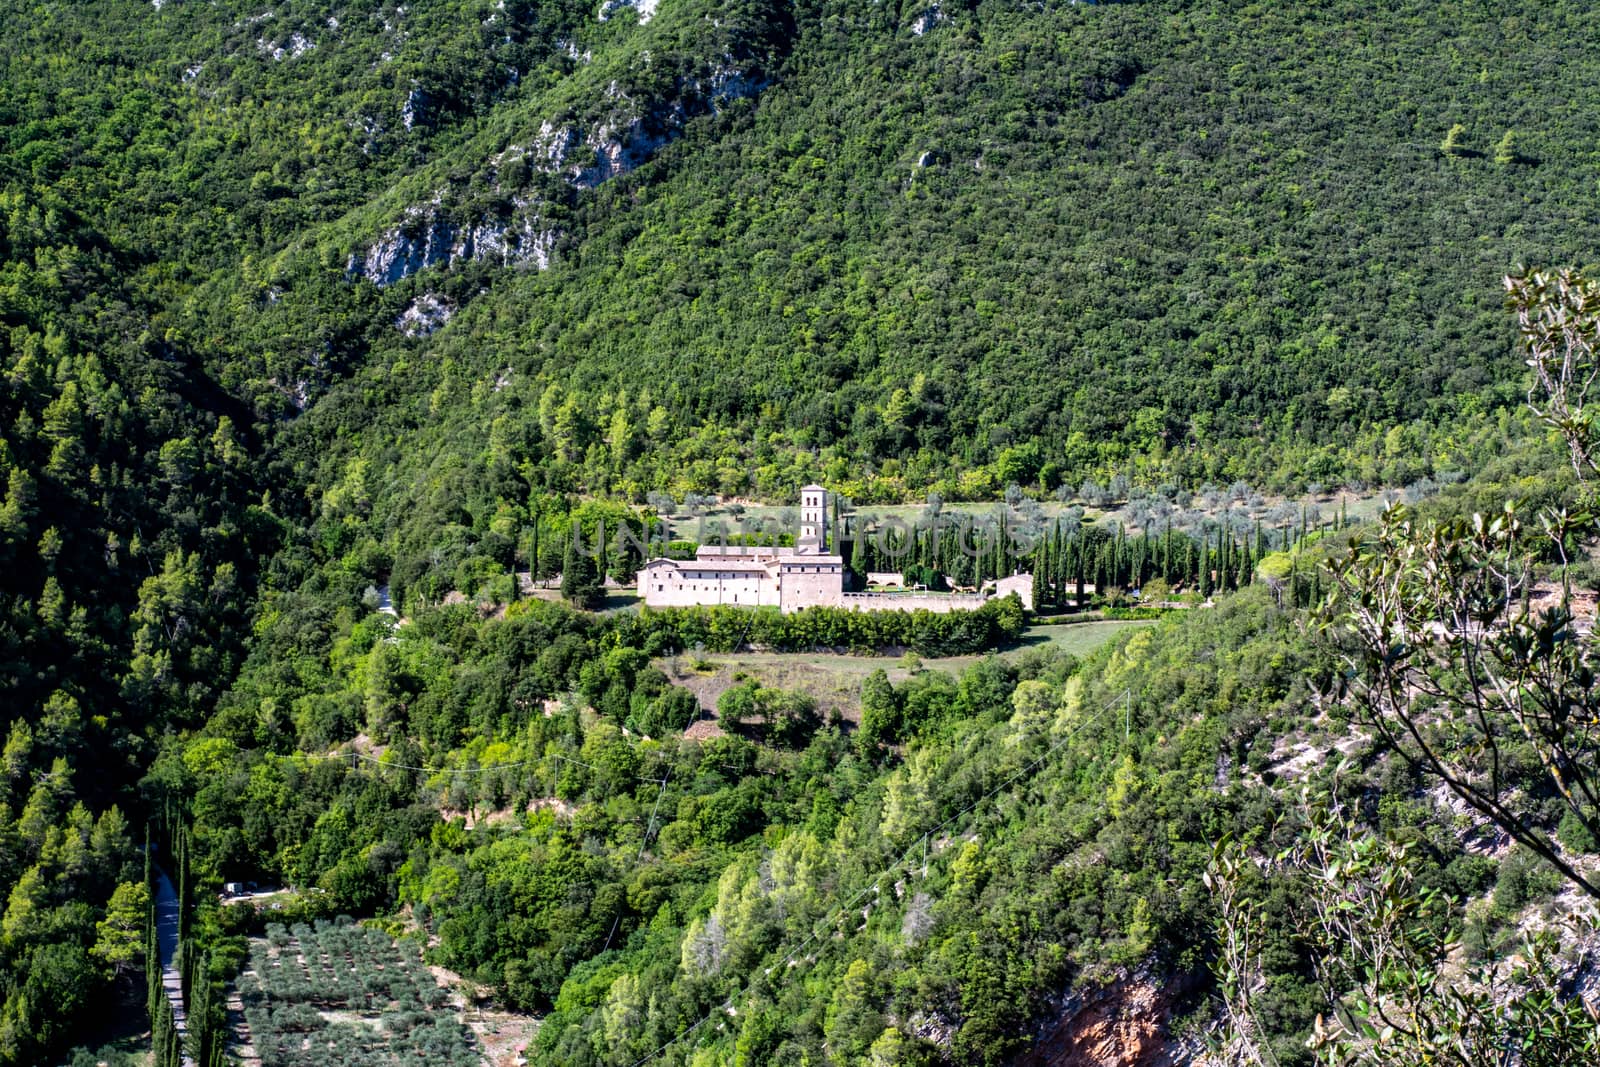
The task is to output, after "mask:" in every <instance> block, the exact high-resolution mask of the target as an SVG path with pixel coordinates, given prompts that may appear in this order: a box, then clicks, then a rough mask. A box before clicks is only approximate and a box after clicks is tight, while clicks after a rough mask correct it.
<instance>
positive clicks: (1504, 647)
mask: <svg viewBox="0 0 1600 1067" xmlns="http://www.w3.org/2000/svg"><path fill="white" fill-rule="evenodd" d="M1505 286H1506V290H1507V292H1508V293H1509V294H1510V303H1511V306H1512V308H1513V310H1514V311H1515V312H1516V315H1517V321H1518V325H1519V328H1520V331H1521V336H1522V343H1523V347H1524V349H1525V351H1526V353H1527V363H1528V365H1529V367H1531V368H1532V369H1533V376H1534V383H1533V385H1532V386H1531V387H1530V390H1529V394H1528V404H1529V407H1530V408H1531V409H1532V410H1533V412H1534V413H1535V414H1536V415H1537V416H1538V417H1539V418H1540V419H1541V420H1542V421H1543V422H1544V423H1545V424H1546V425H1548V426H1549V427H1550V428H1551V429H1553V430H1555V431H1556V432H1557V433H1558V434H1560V436H1561V438H1562V439H1563V441H1564V442H1565V443H1566V445H1567V450H1568V453H1569V456H1570V459H1571V463H1572V469H1573V472H1574V473H1575V474H1576V476H1577V479H1578V482H1579V485H1580V493H1581V495H1582V496H1583V497H1585V498H1587V497H1589V496H1591V495H1592V489H1591V487H1590V485H1589V478H1590V477H1591V476H1592V475H1593V474H1595V473H1596V472H1597V471H1600V466H1597V465H1596V453H1595V431H1594V425H1593V422H1594V419H1593V414H1592V412H1591V411H1590V409H1589V406H1588V395H1589V390H1590V388H1591V387H1592V386H1593V384H1594V381H1595V377H1596V373H1597V365H1596V361H1595V349H1596V345H1597V341H1600V284H1597V283H1596V282H1595V281H1594V280H1592V279H1589V278H1587V277H1585V276H1584V275H1582V274H1580V273H1578V272H1576V271H1571V270H1563V271H1557V272H1552V273H1543V272H1534V273H1530V274H1527V275H1523V276H1517V277H1508V278H1507V279H1506V280H1505ZM1582 503H1583V504H1584V505H1592V501H1590V500H1585V501H1583V502H1582ZM1597 532H1600V526H1597V524H1596V520H1595V514H1594V509H1593V508H1592V506H1580V507H1577V508H1573V509H1569V508H1550V509H1546V510H1544V511H1543V512H1542V513H1541V514H1540V515H1539V523H1538V526H1537V527H1533V526H1531V525H1530V524H1528V523H1526V522H1524V521H1523V519H1522V517H1521V515H1520V514H1519V508H1518V506H1517V505H1516V504H1515V503H1510V502H1508V503H1507V504H1506V506H1505V508H1504V510H1503V511H1502V512H1501V514H1499V515H1496V516H1493V517H1485V516H1483V515H1473V516H1472V517H1471V518H1470V519H1455V520H1447V521H1424V520H1421V519H1418V518H1416V517H1414V516H1413V515H1411V514H1410V513H1409V512H1408V511H1406V510H1405V509H1403V508H1395V509H1392V510H1390V511H1389V512H1387V513H1386V514H1385V515H1384V516H1383V518H1382V520H1381V522H1380V523H1379V527H1378V530H1377V533H1376V534H1375V535H1374V536H1373V537H1372V538H1371V539H1369V540H1368V541H1366V542H1365V543H1358V544H1354V545H1352V546H1351V548H1350V551H1349V553H1348V554H1347V555H1346V556H1345V557H1344V558H1343V559H1342V560H1339V561H1337V562H1336V564H1335V566H1334V572H1335V578H1336V587H1335V589H1334V592H1333V594H1332V596H1331V597H1330V598H1329V600H1328V601H1327V603H1326V604H1325V605H1324V607H1323V610H1322V612H1321V614H1320V622H1321V625H1322V627H1323V629H1324V632H1326V633H1328V634H1329V635H1331V636H1332V638H1333V640H1334V642H1335V644H1336V646H1337V647H1338V649H1339V651H1340V653H1341V654H1342V655H1343V657H1344V660H1345V663H1346V665H1347V667H1348V670H1347V672H1346V674H1345V676H1344V677H1343V678H1342V679H1340V681H1339V683H1338V684H1337V687H1336V689H1335V690H1334V691H1333V692H1331V693H1329V694H1327V696H1328V698H1329V699H1330V700H1331V702H1333V703H1336V704H1338V705H1340V706H1342V707H1343V708H1344V709H1346V710H1347V711H1348V712H1349V713H1350V714H1351V716H1352V718H1353V719H1354V721H1355V722H1356V723H1357V724H1358V725H1361V726H1365V727H1367V728H1369V729H1371V730H1373V731H1374V732H1375V733H1376V735H1377V737H1378V738H1379V740H1380V741H1382V742H1383V743H1384V745H1385V746H1386V747H1387V748H1389V749H1390V750H1392V751H1393V752H1395V753H1396V754H1398V755H1399V756H1400V757H1401V758H1402V759H1404V760H1405V761H1406V762H1407V763H1409V764H1410V765H1411V766H1412V767H1414V768H1416V769H1418V770H1420V771H1422V772H1424V773H1426V774H1427V775H1430V776H1432V777H1434V778H1436V779H1437V780H1439V781H1441V782H1443V783H1444V785H1445V786H1447V787H1448V788H1449V789H1450V791H1451V792H1453V793H1455V794H1456V795H1457V796H1458V797H1460V798H1461V799H1462V800H1463V801H1465V802H1466V803H1467V804H1469V805H1470V806H1471V807H1472V808H1473V809H1474V810H1476V811H1477V812H1479V813H1480V814H1482V815H1483V816H1484V817H1485V818H1487V819H1489V820H1490V821H1491V822H1493V823H1494V824H1495V825H1496V826H1498V827H1500V829H1502V830H1504V831H1505V832H1506V833H1507V834H1509V835H1510V836H1511V837H1512V838H1513V839H1515V840H1516V841H1517V842H1519V843H1521V844H1522V845H1524V846H1525V847H1527V848H1528V849H1529V850H1531V851H1532V852H1534V853H1535V854H1536V855H1538V856H1539V857H1540V858H1542V859H1544V860H1545V861H1547V862H1548V863H1549V864H1550V865H1551V866H1552V867H1554V868H1555V869H1556V870H1557V871H1559V872H1560V873H1561V875H1562V876H1563V877H1564V878H1566V879H1567V880H1568V881H1569V882H1571V883H1572V884H1573V885H1575V886H1577V887H1578V888H1579V889H1581V890H1582V891H1583V892H1584V893H1586V894H1588V895H1589V896H1590V897H1592V898H1594V899H1597V900H1600V882H1597V880H1596V878H1595V876H1594V875H1593V874H1592V873H1589V872H1585V871H1582V870H1580V869H1579V867H1578V865H1577V864H1576V863H1575V862H1574V861H1572V860H1571V859H1570V858H1569V857H1567V856H1566V855H1565V854H1564V853H1563V852H1562V850H1561V849H1560V848H1559V847H1558V846H1557V845H1556V843H1555V841H1554V839H1553V837H1552V834H1551V832H1550V829H1549V825H1548V823H1549V820H1548V819H1545V818H1541V817H1540V813H1538V812H1536V811H1535V810H1534V806H1533V805H1531V804H1529V803H1528V801H1529V800H1530V799H1536V798H1537V795H1538V794H1540V793H1548V794H1550V795H1552V796H1554V797H1556V798H1559V804H1560V806H1562V807H1564V808H1565V809H1566V812H1567V813H1568V816H1569V817H1570V818H1571V819H1574V820H1576V821H1577V822H1578V823H1579V824H1581V825H1582V827H1583V828H1584V829H1585V830H1586V831H1587V832H1588V833H1589V834H1590V835H1595V834H1596V833H1597V831H1600V764H1597V761H1596V759H1595V755H1596V753H1597V752H1600V693H1597V691H1596V687H1595V676H1596V667H1597V665H1600V655H1597V648H1596V645H1595V641H1594V637H1593V633H1592V624H1593V620H1592V619H1590V620H1587V626H1585V625H1584V624H1583V623H1581V622H1580V620H1579V619H1578V618H1577V617H1576V615H1575V614H1574V611H1573V604H1572V595H1571V583H1570V574H1569V571H1570V567H1569V563H1570V560H1571V558H1572V555H1573V553H1574V552H1575V551H1578V550H1581V549H1582V548H1584V547H1586V546H1589V545H1592V542H1593V540H1594V538H1595V535H1596V533H1597ZM1547 562H1553V563H1556V564H1558V565H1559V567H1560V571H1561V579H1562V580H1561V584H1560V589H1559V593H1560V595H1559V597H1558V598H1556V602H1555V603H1554V604H1553V605H1552V606H1550V607H1548V608H1544V607H1538V606H1536V600H1538V599H1539V596H1540V594H1550V595H1553V594H1554V593H1555V591H1556V590H1555V589H1554V587H1553V586H1549V587H1545V588H1543V589H1541V588H1540V586H1539V583H1538V582H1537V580H1536V578H1537V571H1536V568H1537V567H1538V565H1539V564H1541V563H1547Z"/></svg>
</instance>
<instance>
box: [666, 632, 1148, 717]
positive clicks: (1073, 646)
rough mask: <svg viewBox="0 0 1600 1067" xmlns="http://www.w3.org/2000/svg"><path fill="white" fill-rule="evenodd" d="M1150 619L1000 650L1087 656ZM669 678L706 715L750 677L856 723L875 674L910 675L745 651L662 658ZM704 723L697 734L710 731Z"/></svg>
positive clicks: (822, 658)
mask: <svg viewBox="0 0 1600 1067" xmlns="http://www.w3.org/2000/svg"><path fill="white" fill-rule="evenodd" d="M1151 625H1153V623H1152V622H1150V621H1146V620H1105V621H1098V622H1079V623H1056V624H1051V625H1044V626H1030V627H1028V629H1027V630H1025V631H1024V632H1023V635H1022V638H1021V640H1019V641H1018V642H1017V644H1016V645H1015V646H1013V647H1011V648H1008V649H1006V650H1004V651H1003V652H1000V653H999V655H1000V657H1001V658H1003V659H1015V658H1016V657H1018V656H1021V655H1022V654H1023V653H1025V652H1027V651H1029V650H1031V649H1038V648H1046V647H1049V648H1058V649H1060V650H1062V651H1063V652H1067V653H1070V654H1071V655H1074V656H1086V655H1088V654H1089V653H1091V652H1093V651H1095V650H1096V649H1098V648H1100V647H1101V646H1102V645H1104V644H1105V643H1106V642H1108V641H1110V640H1111V639H1112V638H1114V637H1116V636H1117V635H1118V634H1119V633H1121V632H1123V631H1124V630H1128V629H1133V628H1138V627H1142V626H1151ZM982 658H983V657H981V656H947V657H942V658H935V659H924V660H922V666H923V668H924V669H927V670H936V671H951V672H956V671H961V670H963V669H965V668H966V667H968V666H970V665H972V664H973V663H976V662H977V661H978V660H980V659H982ZM657 666H659V667H660V668H661V669H662V670H663V671H665V672H666V673H667V676H668V677H669V678H671V679H672V680H673V682H674V683H675V684H677V685H681V686H683V687H685V688H686V689H688V690H689V691H691V692H692V693H694V694H695V696H696V697H697V698H698V699H699V701H700V706H701V708H703V709H704V710H705V712H706V714H707V715H709V716H715V714H716V707H717V699H718V698H719V697H721V696H722V694H723V693H724V692H725V691H727V690H728V689H729V688H731V687H732V686H734V685H737V684H738V683H739V682H741V681H744V680H745V679H748V678H755V679H758V680H759V681H760V682H761V684H763V685H768V686H773V687H775V688H778V689H785V690H789V691H791V692H799V693H806V694H808V695H809V696H811V697H812V699H814V700H815V701H816V702H817V707H818V708H819V709H821V711H822V713H823V715H824V716H827V715H830V714H837V715H839V716H840V717H842V718H844V719H846V720H848V721H850V722H857V721H859V719H860V716H861V706H860V701H861V683H862V682H864V681H865V680H866V678H867V676H868V675H869V674H871V673H872V672H873V671H875V670H878V669H880V668H881V669H882V670H884V671H885V672H886V673H887V674H888V675H889V680H890V681H892V682H895V683H899V682H903V681H905V679H906V678H907V677H909V676H910V671H909V670H908V669H907V665H906V664H905V663H904V662H903V660H902V658H901V656H900V655H898V654H895V655H883V656H850V655H837V654H834V653H829V652H741V653H738V654H727V655H706V656H703V657H699V658H698V659H697V658H696V657H695V656H693V655H689V654H684V655H679V656H669V657H663V658H662V659H661V660H659V661H657ZM708 732H710V731H708V730H707V729H706V725H705V724H704V723H702V724H701V725H700V727H699V728H698V729H697V731H696V735H697V736H704V735H705V734H706V733H708Z"/></svg>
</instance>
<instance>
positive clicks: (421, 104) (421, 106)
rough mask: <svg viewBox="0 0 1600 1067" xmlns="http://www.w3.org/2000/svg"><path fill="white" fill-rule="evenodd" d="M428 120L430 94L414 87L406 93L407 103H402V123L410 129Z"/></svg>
mask: <svg viewBox="0 0 1600 1067" xmlns="http://www.w3.org/2000/svg"><path fill="white" fill-rule="evenodd" d="M427 120H428V94H427V93H425V92H423V91H422V90H421V89H412V90H411V91H410V92H409V93H407V94H406V99H405V103H403V104H401V105H400V124H401V125H402V126H404V127H405V128H406V129H408V130H409V129H413V128H414V127H415V126H416V125H417V124H418V123H424V122H427Z"/></svg>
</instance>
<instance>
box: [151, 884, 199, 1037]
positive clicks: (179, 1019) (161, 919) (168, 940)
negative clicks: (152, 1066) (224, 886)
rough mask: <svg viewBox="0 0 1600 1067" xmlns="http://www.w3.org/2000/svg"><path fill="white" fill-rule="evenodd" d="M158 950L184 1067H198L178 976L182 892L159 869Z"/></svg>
mask: <svg viewBox="0 0 1600 1067" xmlns="http://www.w3.org/2000/svg"><path fill="white" fill-rule="evenodd" d="M156 947H157V948H159V949H160V950H161V985H162V988H164V989H165V990H166V991H167V1000H168V1001H170V1002H171V1003H172V1025H173V1028H174V1029H176V1030H177V1031H178V1041H179V1043H180V1044H183V1045H184V1050H183V1067H195V1062H194V1058H193V1057H191V1056H190V1055H189V1049H188V1047H187V1042H188V1030H189V1026H188V1015H187V1013H186V1012H185V1011H184V1010H183V976H182V975H180V974H179V973H178V891H177V890H176V889H174V888H173V887H172V879H170V878H168V877H167V872H166V871H164V870H162V869H161V868H160V867H159V866H158V867H156Z"/></svg>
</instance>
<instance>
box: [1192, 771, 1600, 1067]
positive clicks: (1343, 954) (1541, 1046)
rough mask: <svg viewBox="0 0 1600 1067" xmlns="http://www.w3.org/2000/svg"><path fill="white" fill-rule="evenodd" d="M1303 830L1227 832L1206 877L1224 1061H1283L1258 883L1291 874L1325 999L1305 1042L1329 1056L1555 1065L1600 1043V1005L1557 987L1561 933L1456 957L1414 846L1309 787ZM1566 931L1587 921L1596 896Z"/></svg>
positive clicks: (1336, 1060)
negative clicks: (1289, 833) (1262, 1018)
mask: <svg viewBox="0 0 1600 1067" xmlns="http://www.w3.org/2000/svg"><path fill="white" fill-rule="evenodd" d="M1300 817H1301V818H1302V820H1303V827H1302V832H1301V834H1300V835H1299V837H1298V839H1297V840H1296V842H1295V843H1294V844H1293V845H1291V846H1290V847H1288V848H1285V849H1284V850H1282V851H1280V852H1278V853H1276V854H1275V855H1273V856H1271V857H1265V858H1260V857H1255V856H1253V855H1252V854H1251V853H1250V850H1249V849H1247V848H1246V847H1245V846H1244V845H1242V844H1240V843H1238V842H1236V841H1233V840H1232V839H1229V840H1225V841H1224V842H1223V843H1222V844H1220V845H1219V846H1218V847H1217V849H1216V851H1215V854H1214V856H1213V859H1212V863H1211V866H1210V868H1209V870H1208V872H1207V874H1206V885H1207V887H1208V888H1209V889H1210V890H1211V892H1212V896H1213V899H1214V900H1215V901H1216V902H1217V905H1218V918H1217V935H1218V940H1219V944H1220V952H1219V957H1218V962H1217V964H1216V965H1215V971H1216V973H1217V977H1218V979H1219V982H1220V984H1221V986H1222V993H1223V1001H1224V1005H1225V1012H1226V1019H1225V1024H1226V1025H1225V1027H1224V1033H1223V1041H1222V1047H1221V1048H1220V1049H1219V1052H1220V1053H1221V1054H1222V1058H1223V1060H1224V1062H1228V1063H1239V1064H1254V1065H1257V1067H1267V1065H1276V1064H1277V1062H1278V1061H1277V1058H1276V1056H1275V1055H1274V1053H1273V1052H1272V1050H1271V1047H1270V1046H1269V1045H1267V1044H1266V1043H1265V1041H1264V1040H1263V1038H1262V1037H1261V1036H1260V1035H1261V1034H1262V1032H1263V1031H1262V1027H1260V1025H1259V1024H1258V1023H1257V1022H1256V1017H1257V1016H1256V1009H1255V1006H1254V1002H1255V999H1256V997H1257V996H1258V995H1259V993H1260V992H1261V990H1262V989H1263V988H1264V986H1265V968H1264V966H1263V962H1262V950H1261V948H1260V947H1259V946H1263V945H1266V944H1269V943H1270V940H1269V938H1268V936H1267V929H1266V922H1265V913H1264V910H1263V908H1262V905H1261V898H1262V894H1261V892H1260V889H1261V888H1262V886H1263V885H1264V884H1266V883H1267V882H1269V881H1270V880H1274V879H1292V880H1293V881H1294V883H1295V885H1296V886H1297V887H1298V889H1299V891H1298V892H1297V893H1295V894H1294V896H1293V899H1294V900H1296V901H1297V902H1298V903H1297V906H1296V911H1297V915H1296V919H1297V923H1298V925H1299V927H1300V928H1301V929H1302V930H1304V931H1306V934H1307V937H1308V939H1309V940H1310V942H1311V944H1312V962H1313V967H1314V969H1315V972H1316V975H1317V981H1318V984H1319V985H1320V986H1321V988H1322V990H1323V994H1324V996H1325V998H1326V1002H1327V1003H1328V1005H1329V1011H1328V1012H1327V1013H1326V1014H1324V1015H1319V1016H1318V1018H1317V1023H1316V1026H1315V1029H1314V1031H1313V1034H1312V1037H1311V1040H1310V1042H1309V1047H1310V1048H1311V1049H1312V1050H1313V1052H1314V1054H1315V1055H1316V1056H1317V1058H1318V1060H1319V1061H1320V1062H1322V1063H1325V1064H1328V1065H1330V1067H1369V1065H1370V1067H1380V1065H1381V1067H1413V1065H1415V1067H1423V1065H1427V1067H1437V1065H1451V1067H1484V1065H1497V1067H1513V1065H1515V1067H1545V1065H1548V1067H1556V1065H1559V1064H1571V1063H1589V1062H1593V1061H1594V1058H1595V1056H1596V1055H1597V1054H1600V1017H1597V1016H1596V1015H1595V1014H1594V1013H1593V1012H1592V1011H1591V1010H1590V1009H1589V1008H1588V1007H1587V1006H1586V1005H1585V1004H1584V1002H1583V1000H1582V999H1581V998H1578V997H1574V996H1572V995H1571V993H1570V991H1569V990H1566V989H1564V988H1563V981H1562V975H1563V973H1564V971H1565V970H1566V969H1567V968H1566V966H1565V961H1563V960H1562V958H1561V953H1560V944H1561V938H1560V936H1558V934H1557V933H1556V932H1554V931H1552V930H1544V931H1539V932H1536V933H1533V934H1531V935H1530V936H1529V937H1528V938H1527V939H1526V940H1525V942H1524V944H1523V949H1522V952H1521V953H1520V954H1519V955H1517V956H1515V957H1512V958H1511V959H1510V960H1508V961H1503V962H1492V961H1491V962H1485V963H1482V964H1478V965H1475V966H1472V967H1466V966H1462V965H1458V964H1457V963H1456V962H1455V959H1456V951H1455V950H1456V949H1457V947H1458V946H1457V942H1456V940H1455V937H1454V935H1453V933H1452V932H1451V930H1452V926H1451V919H1452V917H1451V914H1450V912H1451V902H1450V901H1449V900H1448V899H1447V898H1446V897H1444V896H1443V895H1442V894H1441V893H1439V892H1438V891H1437V890H1433V889H1423V888H1420V887H1419V886H1418V883H1417V879H1416V876H1415V871H1414V867H1415V864H1414V863H1413V857H1412V856H1411V854H1410V853H1411V850H1412V846H1411V844H1410V843H1402V842H1397V841H1394V840H1390V839H1387V838H1382V837H1378V836H1376V835H1374V834H1372V833H1371V832H1369V831H1367V830H1365V829H1364V828H1363V827H1361V826H1360V825H1359V824H1358V823H1357V821H1356V819H1355V818H1354V817H1353V816H1351V815H1350V814H1349V813H1348V812H1347V811H1346V810H1345V809H1344V808H1343V807H1342V806H1340V805H1339V804H1337V803H1336V802H1332V801H1328V800H1326V799H1318V800H1312V799H1309V798H1306V799H1303V801H1302V804H1301V808H1300ZM1561 926H1562V931H1561V934H1562V935H1564V936H1565V937H1566V938H1569V939H1575V938H1577V937H1579V936H1582V935H1584V934H1588V933H1593V931H1594V929H1595V926H1596V919H1595V915H1594V912H1593V909H1588V910H1586V911H1585V912H1584V913H1583V914H1574V915H1569V916H1566V917H1565V918H1564V919H1563V920H1562V923H1561Z"/></svg>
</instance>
